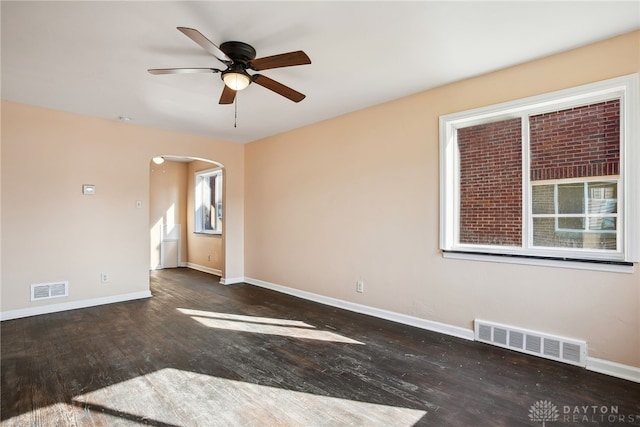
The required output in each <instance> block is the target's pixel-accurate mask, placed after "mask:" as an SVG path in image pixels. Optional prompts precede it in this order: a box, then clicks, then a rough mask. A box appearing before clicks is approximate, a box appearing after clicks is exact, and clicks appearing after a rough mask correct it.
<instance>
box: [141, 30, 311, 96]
mask: <svg viewBox="0 0 640 427" xmlns="http://www.w3.org/2000/svg"><path fill="white" fill-rule="evenodd" d="M178 30H180V31H181V32H182V33H183V34H184V35H186V36H187V37H189V38H190V39H191V40H193V41H194V42H196V43H197V44H199V45H200V46H201V47H202V48H203V49H204V50H206V51H207V52H209V53H210V54H212V55H213V56H215V57H216V58H217V59H218V60H219V61H220V62H222V63H223V64H225V65H226V67H227V68H226V69H224V70H220V69H218V68H152V69H149V70H147V71H149V73H151V74H183V73H214V74H215V73H220V74H221V77H222V80H223V81H224V89H223V90H222V95H221V96H220V102H219V103H220V104H232V103H233V101H234V100H235V98H236V93H237V92H238V91H239V90H243V89H244V88H246V87H247V86H249V84H250V83H256V84H258V85H260V86H262V87H265V88H267V89H269V90H272V91H273V92H275V93H277V94H279V95H282V96H284V97H285V98H288V99H290V100H292V101H293V102H300V101H302V100H303V99H304V98H305V95H304V94H302V93H300V92H298V91H295V90H293V89H291V88H290V87H288V86H285V85H283V84H282V83H279V82H277V81H275V80H273V79H270V78H269V77H266V76H263V75H262V74H249V73H248V72H247V70H254V71H262V70H269V69H272V68H282V67H292V66H294V65H305V64H311V60H310V59H309V57H308V56H307V54H306V53H304V52H303V51H301V50H298V51H295V52H288V53H282V54H279V55H273V56H266V57H264V58H257V59H256V50H255V49H254V48H253V47H252V46H250V45H248V44H246V43H243V42H238V41H228V42H224V43H222V44H221V45H220V47H218V46H216V45H215V44H213V43H212V42H211V41H210V40H209V39H208V38H206V37H205V36H203V35H202V33H200V32H199V31H198V30H194V29H193V28H186V27H178Z"/></svg>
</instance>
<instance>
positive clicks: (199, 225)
mask: <svg viewBox="0 0 640 427" xmlns="http://www.w3.org/2000/svg"><path fill="white" fill-rule="evenodd" d="M212 176H215V177H216V181H215V190H216V191H215V200H214V206H215V210H216V212H215V213H214V215H216V216H217V217H218V218H219V219H222V188H223V186H222V168H214V169H207V170H203V171H198V172H196V173H195V174H194V180H193V182H194V190H195V197H194V201H195V206H194V215H195V221H194V231H193V232H194V233H197V234H222V226H221V225H218V222H219V221H216V224H217V226H216V228H215V229H212V230H210V229H207V228H206V227H205V226H204V218H203V215H202V214H201V213H202V205H203V203H204V202H205V199H207V198H208V197H207V195H206V189H205V186H204V185H203V183H204V182H205V179H209V178H211V177H212Z"/></svg>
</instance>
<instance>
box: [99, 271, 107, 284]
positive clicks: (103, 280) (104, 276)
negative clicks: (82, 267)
mask: <svg viewBox="0 0 640 427" xmlns="http://www.w3.org/2000/svg"><path fill="white" fill-rule="evenodd" d="M108 281H109V274H107V273H100V283H107V282H108Z"/></svg>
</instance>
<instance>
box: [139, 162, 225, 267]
mask: <svg viewBox="0 0 640 427" xmlns="http://www.w3.org/2000/svg"><path fill="white" fill-rule="evenodd" d="M149 191H150V194H149V237H150V246H149V248H150V251H149V252H150V253H149V268H150V270H157V269H164V268H176V267H189V268H193V269H196V270H200V271H204V272H207V273H211V274H214V275H216V276H219V277H223V275H224V265H225V251H224V246H225V241H224V235H225V233H224V200H225V191H224V165H222V164H221V163H219V162H216V161H214V160H209V159H201V158H196V157H189V156H176V155H162V156H158V157H154V158H153V159H152V160H151V161H150V170H149ZM205 225H206V226H205Z"/></svg>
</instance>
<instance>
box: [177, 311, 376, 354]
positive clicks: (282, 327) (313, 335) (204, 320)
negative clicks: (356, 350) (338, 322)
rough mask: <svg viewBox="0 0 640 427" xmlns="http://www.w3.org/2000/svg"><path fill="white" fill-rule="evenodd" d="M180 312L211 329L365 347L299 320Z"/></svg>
mask: <svg viewBox="0 0 640 427" xmlns="http://www.w3.org/2000/svg"><path fill="white" fill-rule="evenodd" d="M178 311H180V312H181V313H183V314H186V315H188V316H190V317H191V318H192V319H193V320H195V321H197V322H198V323H200V324H201V325H204V326H207V327H209V328H216V329H225V330H229V331H237V332H251V333H256V334H268V335H280V336H285V337H291V338H302V339H310V340H319V341H331V342H339V343H346V344H363V345H364V343H362V342H360V341H356V340H354V339H351V338H347V337H345V336H342V335H339V334H336V333H334V332H329V331H320V330H317V329H316V328H315V327H314V326H312V325H309V324H308V323H305V322H302V321H299V320H289V319H276V318H271V317H253V316H243V315H238V314H229V313H217V312H213V311H202V310H190V309H186V308H178Z"/></svg>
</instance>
